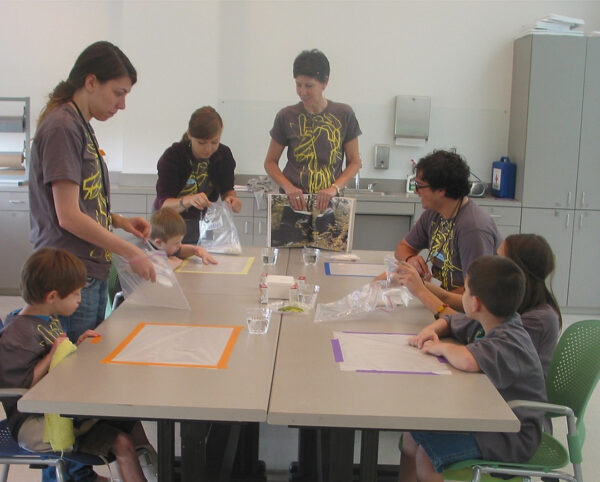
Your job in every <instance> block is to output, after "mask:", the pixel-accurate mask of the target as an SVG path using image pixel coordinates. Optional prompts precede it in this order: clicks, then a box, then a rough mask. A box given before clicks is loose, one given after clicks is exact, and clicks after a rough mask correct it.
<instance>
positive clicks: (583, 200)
mask: <svg viewBox="0 0 600 482" xmlns="http://www.w3.org/2000/svg"><path fill="white" fill-rule="evenodd" d="M581 207H582V208H584V207H585V191H583V192H582V193H581Z"/></svg>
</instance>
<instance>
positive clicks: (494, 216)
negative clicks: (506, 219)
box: [490, 214, 502, 218]
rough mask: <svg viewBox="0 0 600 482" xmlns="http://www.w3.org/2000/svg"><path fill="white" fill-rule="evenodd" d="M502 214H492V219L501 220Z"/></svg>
mask: <svg viewBox="0 0 600 482" xmlns="http://www.w3.org/2000/svg"><path fill="white" fill-rule="evenodd" d="M501 217H502V214H490V218H501Z"/></svg>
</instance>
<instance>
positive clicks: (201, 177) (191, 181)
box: [177, 161, 211, 197]
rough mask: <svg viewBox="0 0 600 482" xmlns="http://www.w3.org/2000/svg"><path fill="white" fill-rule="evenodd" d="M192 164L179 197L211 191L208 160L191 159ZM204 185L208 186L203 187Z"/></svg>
mask: <svg viewBox="0 0 600 482" xmlns="http://www.w3.org/2000/svg"><path fill="white" fill-rule="evenodd" d="M190 164H191V165H192V171H191V172H190V176H189V177H188V178H187V181H186V183H185V185H184V186H183V188H182V189H181V191H179V194H178V195H177V197H183V196H187V195H188V194H197V193H199V192H209V191H210V187H211V183H210V181H209V180H208V161H199V162H198V161H190ZM204 185H206V187H205V188H204V189H203V187H204Z"/></svg>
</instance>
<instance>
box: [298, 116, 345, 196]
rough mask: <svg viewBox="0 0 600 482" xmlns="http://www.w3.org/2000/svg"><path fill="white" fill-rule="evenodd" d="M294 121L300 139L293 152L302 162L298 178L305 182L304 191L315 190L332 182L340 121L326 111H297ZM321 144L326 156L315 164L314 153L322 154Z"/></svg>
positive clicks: (339, 152) (337, 157) (338, 153)
mask: <svg viewBox="0 0 600 482" xmlns="http://www.w3.org/2000/svg"><path fill="white" fill-rule="evenodd" d="M298 125H299V128H300V143H299V144H298V147H296V148H295V149H294V156H295V157H296V161H297V162H298V163H299V164H303V166H302V170H301V172H300V182H301V184H302V185H303V186H307V189H306V190H307V192H309V193H317V192H319V191H320V190H321V189H325V188H328V187H329V186H331V184H332V183H333V182H335V168H336V165H337V163H338V162H341V160H342V158H343V152H342V123H341V122H340V120H339V119H338V118H337V117H335V116H334V115H333V114H329V113H323V114H318V115H314V116H310V117H309V116H307V115H306V114H300V115H299V116H298ZM324 141H325V142H324ZM324 146H327V153H326V156H327V157H326V158H325V159H321V165H319V157H318V155H319V154H321V156H323V154H324V153H325V152H323V151H325V148H324Z"/></svg>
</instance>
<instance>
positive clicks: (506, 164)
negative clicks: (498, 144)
mask: <svg viewBox="0 0 600 482" xmlns="http://www.w3.org/2000/svg"><path fill="white" fill-rule="evenodd" d="M516 174H517V165H516V164H514V163H512V162H510V159H509V158H508V157H506V156H504V157H501V158H500V160H499V161H494V162H493V163H492V195H493V196H495V197H505V198H511V199H512V198H514V197H515V178H516Z"/></svg>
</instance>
